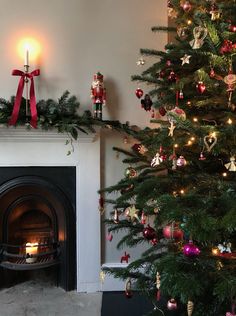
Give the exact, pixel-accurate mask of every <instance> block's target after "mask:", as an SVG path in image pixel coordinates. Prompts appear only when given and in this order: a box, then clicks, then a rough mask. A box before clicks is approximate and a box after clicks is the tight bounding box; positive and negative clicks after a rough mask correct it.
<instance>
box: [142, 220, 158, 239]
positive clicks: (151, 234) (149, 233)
mask: <svg viewBox="0 0 236 316" xmlns="http://www.w3.org/2000/svg"><path fill="white" fill-rule="evenodd" d="M143 237H144V238H145V239H147V240H149V241H150V240H151V241H152V240H153V239H154V240H155V239H156V238H157V233H156V231H155V229H154V228H152V227H151V226H150V225H149V224H148V225H147V226H146V227H145V228H144V229H143Z"/></svg>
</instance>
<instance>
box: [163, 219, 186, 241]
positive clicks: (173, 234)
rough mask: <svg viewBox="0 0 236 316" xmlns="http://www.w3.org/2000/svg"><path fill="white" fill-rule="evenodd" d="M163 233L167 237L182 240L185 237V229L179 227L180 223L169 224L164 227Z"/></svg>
mask: <svg viewBox="0 0 236 316" xmlns="http://www.w3.org/2000/svg"><path fill="white" fill-rule="evenodd" d="M163 235H164V237H165V238H171V239H176V240H181V239H183V237H184V233H183V231H182V230H181V229H180V228H179V225H178V224H176V223H175V224H173V225H171V224H170V225H167V226H166V227H164V228H163Z"/></svg>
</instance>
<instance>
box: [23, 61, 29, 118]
mask: <svg viewBox="0 0 236 316" xmlns="http://www.w3.org/2000/svg"><path fill="white" fill-rule="evenodd" d="M29 67H30V66H29V65H24V70H25V74H26V75H27V74H28V73H29ZM24 80H25V94H26V97H25V115H26V120H28V116H29V78H28V76H25V78H24Z"/></svg>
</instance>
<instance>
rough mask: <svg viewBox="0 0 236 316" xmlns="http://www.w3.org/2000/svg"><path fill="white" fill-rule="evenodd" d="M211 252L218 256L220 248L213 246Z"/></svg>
mask: <svg viewBox="0 0 236 316" xmlns="http://www.w3.org/2000/svg"><path fill="white" fill-rule="evenodd" d="M211 252H212V254H213V255H214V256H217V255H218V254H219V249H218V248H212V250H211Z"/></svg>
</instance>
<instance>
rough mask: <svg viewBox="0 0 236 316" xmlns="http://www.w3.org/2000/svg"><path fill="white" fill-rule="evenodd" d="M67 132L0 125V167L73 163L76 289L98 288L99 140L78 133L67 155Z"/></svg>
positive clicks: (96, 289) (89, 289) (99, 251)
mask: <svg viewBox="0 0 236 316" xmlns="http://www.w3.org/2000/svg"><path fill="white" fill-rule="evenodd" d="M66 140H68V137H67V135H65V134H59V133H57V132H54V131H42V130H38V129H31V130H27V129H25V128H22V127H17V128H5V127H0V153H1V154H0V167H12V166H75V167H76V218H77V225H76V229H77V290H78V291H79V292H96V291H99V290H100V280H99V273H100V268H101V259H100V254H101V245H100V244H101V241H100V213H99V211H98V198H99V196H98V193H97V191H98V190H99V188H100V139H99V137H97V135H95V134H89V135H86V134H82V133H81V134H80V135H79V139H78V141H74V142H73V146H74V151H73V152H72V153H71V155H69V156H68V155H67V152H68V150H70V145H65V143H66Z"/></svg>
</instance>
